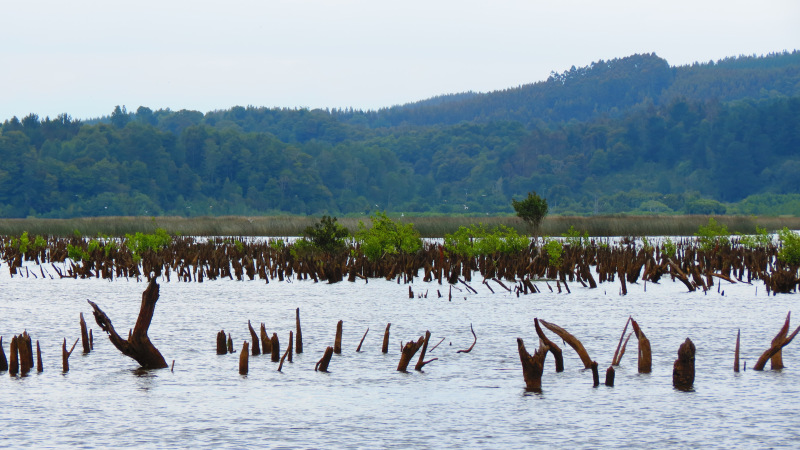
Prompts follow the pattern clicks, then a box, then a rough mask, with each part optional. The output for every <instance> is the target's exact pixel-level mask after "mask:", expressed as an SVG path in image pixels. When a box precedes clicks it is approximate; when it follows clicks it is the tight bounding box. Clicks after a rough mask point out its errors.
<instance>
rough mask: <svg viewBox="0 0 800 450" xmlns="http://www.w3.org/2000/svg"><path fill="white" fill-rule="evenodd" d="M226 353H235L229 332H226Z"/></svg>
mask: <svg viewBox="0 0 800 450" xmlns="http://www.w3.org/2000/svg"><path fill="white" fill-rule="evenodd" d="M228 353H235V352H234V350H233V339H231V334H230V333H228Z"/></svg>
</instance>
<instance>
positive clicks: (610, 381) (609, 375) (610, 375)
mask: <svg viewBox="0 0 800 450" xmlns="http://www.w3.org/2000/svg"><path fill="white" fill-rule="evenodd" d="M615 373H616V372H615V371H614V366H613V365H612V366H608V369H606V383H605V384H606V386H608V387H614V375H615Z"/></svg>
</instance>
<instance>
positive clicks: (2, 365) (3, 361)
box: [0, 336, 8, 372]
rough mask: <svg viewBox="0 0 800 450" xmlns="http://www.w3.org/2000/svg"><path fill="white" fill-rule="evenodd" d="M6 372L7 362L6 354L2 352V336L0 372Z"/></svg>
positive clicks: (0, 343) (0, 337) (1, 339)
mask: <svg viewBox="0 0 800 450" xmlns="http://www.w3.org/2000/svg"><path fill="white" fill-rule="evenodd" d="M6 370H8V360H7V359H6V352H5V350H3V336H0V372H5V371H6Z"/></svg>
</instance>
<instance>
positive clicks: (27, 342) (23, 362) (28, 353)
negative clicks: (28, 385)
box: [17, 331, 33, 375]
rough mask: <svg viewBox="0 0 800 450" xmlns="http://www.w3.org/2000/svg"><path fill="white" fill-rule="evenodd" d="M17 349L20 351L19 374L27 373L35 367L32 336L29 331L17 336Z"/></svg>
mask: <svg viewBox="0 0 800 450" xmlns="http://www.w3.org/2000/svg"><path fill="white" fill-rule="evenodd" d="M17 351H18V352H19V374H20V375H27V374H28V372H30V371H31V369H32V368H33V351H32V348H31V337H30V336H29V335H28V332H27V331H24V332H23V333H22V334H21V335H19V336H17Z"/></svg>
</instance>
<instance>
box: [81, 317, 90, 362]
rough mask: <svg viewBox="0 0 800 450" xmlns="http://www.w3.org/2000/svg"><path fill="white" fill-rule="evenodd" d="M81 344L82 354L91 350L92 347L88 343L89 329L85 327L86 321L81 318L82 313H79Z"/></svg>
mask: <svg viewBox="0 0 800 450" xmlns="http://www.w3.org/2000/svg"><path fill="white" fill-rule="evenodd" d="M81 345H83V353H84V354H87V353H89V352H90V351H92V347H91V345H90V344H89V329H88V328H87V327H86V321H85V320H83V313H81Z"/></svg>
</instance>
